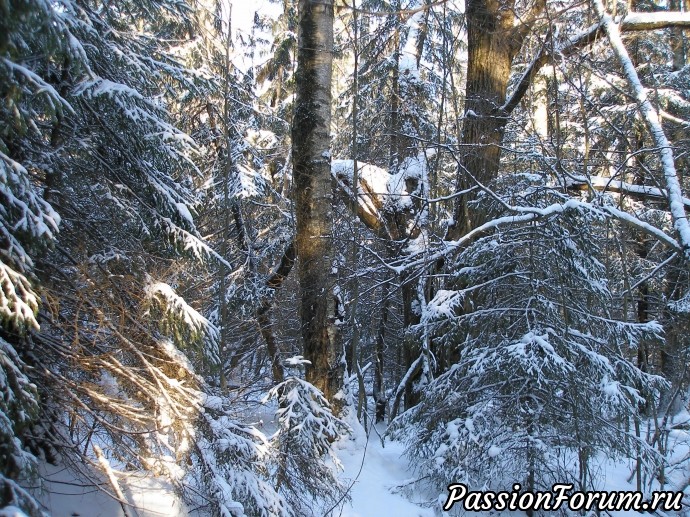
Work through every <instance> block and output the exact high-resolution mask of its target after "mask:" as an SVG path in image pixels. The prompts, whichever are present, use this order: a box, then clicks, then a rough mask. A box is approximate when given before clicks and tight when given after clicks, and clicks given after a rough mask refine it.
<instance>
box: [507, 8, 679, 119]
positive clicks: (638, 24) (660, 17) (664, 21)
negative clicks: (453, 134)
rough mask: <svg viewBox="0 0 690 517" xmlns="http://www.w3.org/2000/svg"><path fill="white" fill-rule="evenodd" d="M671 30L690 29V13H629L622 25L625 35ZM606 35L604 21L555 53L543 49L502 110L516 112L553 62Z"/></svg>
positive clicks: (545, 48) (570, 40)
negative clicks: (541, 74) (548, 65)
mask: <svg viewBox="0 0 690 517" xmlns="http://www.w3.org/2000/svg"><path fill="white" fill-rule="evenodd" d="M671 27H686V28H688V27H690V13H681V12H667V11H666V12H656V13H629V14H628V15H627V16H626V17H625V18H623V20H622V21H621V23H620V31H621V32H636V31H649V30H657V29H667V28H671ZM603 35H604V24H603V22H599V23H596V24H594V25H592V26H590V27H589V28H587V29H585V30H584V31H583V32H581V33H579V34H576V35H575V36H573V37H571V38H568V39H567V40H566V41H564V42H563V43H562V44H561V45H559V46H558V47H556V49H555V50H554V51H553V52H550V51H549V49H548V48H547V47H546V46H544V47H542V49H541V50H540V51H539V54H538V55H537V57H536V58H535V59H534V60H533V61H532V63H531V64H530V65H529V66H528V67H527V70H525V72H524V73H523V74H522V77H520V80H519V81H518V84H517V86H516V87H515V89H514V90H513V93H512V94H511V95H510V97H509V98H508V100H507V101H506V102H505V104H504V105H503V106H502V107H501V111H502V112H503V113H506V114H510V113H512V111H513V110H514V109H515V108H516V107H517V105H518V104H519V103H520V101H521V100H522V98H523V97H524V96H525V93H527V90H528V89H529V86H530V84H532V80H533V79H534V77H535V76H536V75H537V73H539V71H540V70H541V69H542V67H544V66H545V65H546V64H548V63H551V62H553V61H554V60H555V59H557V58H558V57H561V56H562V57H569V56H572V55H573V54H575V53H577V52H578V51H579V50H581V49H582V48H584V47H586V46H588V45H591V44H592V43H594V42H595V41H597V40H598V39H599V38H600V37H602V36H603Z"/></svg>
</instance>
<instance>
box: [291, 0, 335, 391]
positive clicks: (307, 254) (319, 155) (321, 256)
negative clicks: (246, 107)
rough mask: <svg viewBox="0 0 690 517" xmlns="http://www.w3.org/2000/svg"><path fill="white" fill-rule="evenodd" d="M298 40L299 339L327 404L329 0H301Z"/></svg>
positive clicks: (310, 376)
mask: <svg viewBox="0 0 690 517" xmlns="http://www.w3.org/2000/svg"><path fill="white" fill-rule="evenodd" d="M298 42H299V44H298V47H299V48H298V53H297V73H296V83H297V92H296V100H295V113H294V120H293V125H292V159H293V167H294V173H293V174H294V182H295V210H296V214H297V235H296V238H295V243H296V246H297V256H298V258H299V268H298V274H299V282H300V289H301V306H300V316H301V320H302V337H303V341H304V356H305V358H306V359H308V360H309V361H311V365H309V366H308V367H307V369H306V377H307V380H308V381H309V382H311V383H312V384H314V386H316V387H317V388H319V389H320V390H321V391H322V392H323V393H324V395H325V396H326V398H327V399H328V400H329V401H330V402H331V403H333V402H335V395H336V394H337V393H338V391H339V390H340V389H341V387H342V383H343V367H342V364H341V354H340V353H339V350H338V349H337V343H338V340H337V335H336V325H335V309H336V304H335V299H334V297H333V295H332V287H333V285H332V284H333V278H332V273H331V268H332V244H331V233H332V224H333V208H332V201H333V195H332V187H331V173H330V161H331V160H330V151H329V147H330V124H331V73H332V61H333V53H332V52H333V0H318V1H316V0H300V3H299V34H298Z"/></svg>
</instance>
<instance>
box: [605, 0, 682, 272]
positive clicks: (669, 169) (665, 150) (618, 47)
mask: <svg viewBox="0 0 690 517" xmlns="http://www.w3.org/2000/svg"><path fill="white" fill-rule="evenodd" d="M593 4H594V9H595V11H596V13H597V16H599V18H600V19H601V25H602V26H603V27H604V31H605V32H606V36H607V37H608V40H609V42H610V43H611V48H612V49H613V53H614V54H615V55H616V57H617V58H618V61H619V62H620V64H621V66H622V67H623V72H624V74H625V78H626V79H627V81H628V85H629V86H630V89H631V90H632V93H633V96H634V97H635V99H636V100H637V104H638V109H639V110H640V114H641V115H642V118H644V121H645V124H646V125H647V129H648V130H649V132H650V134H651V136H652V139H653V140H654V144H655V145H656V147H657V149H658V150H659V155H660V158H661V166H662V171H663V174H664V181H665V183H666V194H667V196H668V205H669V210H670V212H671V219H672V220H673V228H674V229H675V231H676V234H677V236H678V243H679V244H680V246H681V248H682V252H683V257H684V259H685V260H686V261H690V225H689V224H688V219H687V216H686V215H685V205H684V203H683V192H682V190H681V187H680V182H679V181H678V174H677V173H676V166H675V162H674V158H673V150H672V148H671V143H670V142H669V141H668V138H666V134H665V133H664V128H663V127H662V125H661V120H660V119H659V114H658V113H657V112H656V110H655V109H654V107H653V106H652V103H651V102H650V100H649V97H648V96H647V90H646V89H645V88H644V86H642V83H641V82H640V78H639V76H638V75H637V71H636V70H635V66H634V65H633V62H632V60H631V59H630V56H629V55H628V51H627V50H626V48H625V45H624V44H623V39H622V38H621V33H620V30H619V28H618V25H617V24H616V23H615V22H614V21H613V18H612V17H611V15H609V14H608V13H607V12H606V9H605V8H604V5H603V4H602V2H601V0H593Z"/></svg>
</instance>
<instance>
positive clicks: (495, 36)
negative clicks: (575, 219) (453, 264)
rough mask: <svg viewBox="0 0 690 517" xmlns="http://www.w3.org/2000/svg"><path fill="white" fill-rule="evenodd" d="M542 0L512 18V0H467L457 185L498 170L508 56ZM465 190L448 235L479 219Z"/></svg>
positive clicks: (466, 228)
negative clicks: (465, 54)
mask: <svg viewBox="0 0 690 517" xmlns="http://www.w3.org/2000/svg"><path fill="white" fill-rule="evenodd" d="M544 6H545V3H544V2H543V1H541V0H537V1H536V2H535V3H534V5H533V6H532V8H531V9H530V11H529V12H527V13H525V14H524V15H523V16H521V18H520V22H519V23H517V24H516V23H515V22H516V15H515V1H514V0H468V1H467V8H466V17H467V44H468V46H467V54H468V57H467V59H468V62H467V84H466V87H465V114H464V123H463V133H462V140H461V144H462V145H461V149H463V153H464V154H463V155H462V156H461V159H460V164H459V167H458V177H457V190H458V191H461V190H465V189H467V188H470V187H473V186H474V185H475V184H476V183H475V180H477V181H480V182H481V183H483V184H486V183H488V182H490V181H491V180H492V179H494V178H495V177H496V176H497V174H498V165H499V161H500V159H501V143H502V142H503V135H504V132H505V128H506V124H507V122H508V117H509V115H510V113H509V111H508V110H506V109H505V107H504V105H505V102H506V94H507V91H508V81H509V79H510V71H511V67H512V64H513V59H514V58H515V56H516V55H517V53H518V52H519V50H520V48H521V46H522V42H523V41H524V39H525V37H526V35H527V34H528V32H529V30H530V28H531V27H532V26H533V24H534V22H535V20H536V18H537V16H539V15H540V14H541V12H542V11H543V9H544ZM471 200H472V196H471V195H469V194H468V195H466V196H461V197H459V198H458V199H457V201H456V205H455V213H454V224H453V225H452V226H451V227H450V228H449V232H448V237H449V238H451V239H457V238H458V237H460V236H462V235H464V234H465V233H467V232H468V231H470V230H472V229H473V228H476V227H477V226H479V225H480V224H481V223H482V222H483V216H482V215H481V213H480V212H479V211H478V210H473V212H472V213H470V210H469V209H468V203H469V202H470V201H471Z"/></svg>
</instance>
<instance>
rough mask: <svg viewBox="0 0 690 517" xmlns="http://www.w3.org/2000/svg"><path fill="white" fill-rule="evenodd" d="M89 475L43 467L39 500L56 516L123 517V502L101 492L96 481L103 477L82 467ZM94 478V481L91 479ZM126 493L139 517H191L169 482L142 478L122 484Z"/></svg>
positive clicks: (101, 480)
mask: <svg viewBox="0 0 690 517" xmlns="http://www.w3.org/2000/svg"><path fill="white" fill-rule="evenodd" d="M82 469H84V470H85V471H86V473H85V474H82V473H77V472H75V471H74V470H73V469H68V468H66V467H57V466H53V465H49V464H42V465H40V467H39V472H40V474H41V478H42V490H41V492H40V493H39V494H40V495H39V500H40V501H41V503H42V504H43V505H45V507H46V508H47V509H48V512H49V514H50V515H51V516H52V517H123V516H124V512H123V511H122V507H121V506H120V503H119V502H117V501H116V500H115V499H112V498H111V497H109V496H108V495H107V494H105V493H104V492H103V491H101V490H99V489H98V488H97V487H96V486H95V485H94V482H93V480H97V481H100V482H103V479H102V476H100V475H99V474H98V473H96V472H94V471H93V470H91V469H87V468H86V467H82ZM89 478H91V479H89ZM121 485H122V487H123V493H124V495H125V497H126V498H127V500H128V502H129V503H130V504H131V506H130V508H131V509H132V510H133V513H134V515H136V516H138V517H187V516H188V512H187V509H186V508H185V505H184V503H182V502H181V501H180V499H179V498H178V497H177V496H176V495H175V494H173V492H172V487H171V486H170V485H169V484H167V483H166V482H164V481H162V480H160V479H157V478H154V477H145V476H142V475H137V476H132V477H129V478H128V479H127V481H126V482H125V483H121Z"/></svg>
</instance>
